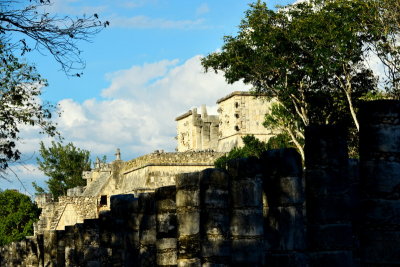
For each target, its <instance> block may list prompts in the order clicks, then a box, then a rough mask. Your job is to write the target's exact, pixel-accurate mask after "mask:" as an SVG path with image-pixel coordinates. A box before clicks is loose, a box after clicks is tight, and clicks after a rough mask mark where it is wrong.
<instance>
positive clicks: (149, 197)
mask: <svg viewBox="0 0 400 267" xmlns="http://www.w3.org/2000/svg"><path fill="white" fill-rule="evenodd" d="M139 211H140V213H141V215H142V217H141V221H140V228H139V243H140V252H139V262H140V266H143V267H146V266H155V265H156V209H155V198H154V193H146V194H140V195H139Z"/></svg>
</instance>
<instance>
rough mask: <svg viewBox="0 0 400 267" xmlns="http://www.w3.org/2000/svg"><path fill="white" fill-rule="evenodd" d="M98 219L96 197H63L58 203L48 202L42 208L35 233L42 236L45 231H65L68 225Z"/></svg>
mask: <svg viewBox="0 0 400 267" xmlns="http://www.w3.org/2000/svg"><path fill="white" fill-rule="evenodd" d="M97 217H98V200H97V198H96V197H82V196H61V197H60V198H59V199H58V202H48V203H47V204H46V205H44V206H43V207H42V213H41V215H40V218H39V221H38V222H37V223H36V224H35V233H37V234H41V233H43V232H44V230H64V227H65V226H67V225H74V224H76V223H82V222H83V220H84V219H92V218H97Z"/></svg>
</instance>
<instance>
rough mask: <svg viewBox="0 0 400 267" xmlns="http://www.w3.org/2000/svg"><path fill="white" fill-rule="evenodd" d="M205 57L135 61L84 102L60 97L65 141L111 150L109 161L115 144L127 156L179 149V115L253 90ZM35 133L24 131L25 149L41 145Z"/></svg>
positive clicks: (99, 151) (59, 120) (110, 76)
mask: <svg viewBox="0 0 400 267" xmlns="http://www.w3.org/2000/svg"><path fill="white" fill-rule="evenodd" d="M200 59H201V57H200V56H194V57H192V58H190V59H188V60H186V61H185V62H179V61H178V60H162V61H158V62H153V63H147V64H143V65H135V66H132V67H130V68H128V69H122V70H119V71H116V72H112V73H108V74H106V75H105V79H106V80H107V81H109V86H108V87H107V88H104V89H102V90H101V92H100V95H99V96H94V98H92V99H87V100H85V101H83V102H82V103H79V102H76V101H74V100H73V99H63V100H61V101H60V102H59V103H58V104H59V106H60V108H61V110H62V115H61V117H60V118H57V119H56V122H57V123H58V129H59V130H60V132H61V134H62V136H63V137H64V138H65V142H73V143H74V144H75V145H77V146H78V147H81V148H84V149H87V150H89V151H91V154H92V155H93V156H99V157H100V156H102V155H108V156H109V160H112V159H113V158H110V156H112V155H113V154H114V151H115V149H116V148H121V151H122V156H123V159H125V160H129V159H132V158H133V157H136V156H140V155H143V154H145V153H150V152H152V151H154V150H156V149H164V150H166V151H174V150H175V147H176V140H175V138H174V137H175V135H176V122H175V118H176V117H177V116H179V115H180V114H182V113H184V112H186V111H187V110H189V109H190V108H192V107H196V106H199V105H201V104H206V105H207V106H208V107H209V108H210V109H211V110H216V108H215V106H216V104H215V102H216V100H217V99H219V98H221V97H223V96H225V95H227V94H229V93H230V92H232V91H234V90H247V89H249V86H246V85H244V84H243V83H240V82H238V83H236V84H233V85H228V84H227V83H226V82H225V79H224V77H223V75H222V73H219V74H215V73H213V72H210V73H204V70H203V68H202V66H201V64H200ZM34 132H35V131H34V129H28V128H26V130H25V131H24V134H25V138H24V141H23V144H22V150H23V152H24V154H27V155H29V154H33V153H34V151H37V150H38V143H39V140H41V139H40V137H38V136H37V135H35V134H34ZM45 142H47V143H48V142H49V140H48V138H45ZM36 156H37V154H36Z"/></svg>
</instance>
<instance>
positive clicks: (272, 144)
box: [214, 134, 292, 169]
mask: <svg viewBox="0 0 400 267" xmlns="http://www.w3.org/2000/svg"><path fill="white" fill-rule="evenodd" d="M242 140H243V144H244V145H243V147H234V148H233V149H232V150H231V151H229V152H228V153H227V154H226V155H224V156H222V157H220V158H218V159H217V160H216V161H215V162H214V166H215V167H216V168H221V169H225V168H226V164H227V163H228V161H230V160H232V159H236V158H247V157H256V158H259V157H260V156H261V154H262V153H263V152H264V151H267V150H270V149H280V148H286V147H292V145H291V144H290V142H289V138H288V136H286V135H284V134H278V135H277V136H276V137H272V138H271V139H270V140H268V142H263V141H260V140H259V139H257V138H256V137H255V136H254V135H246V136H243V137H242Z"/></svg>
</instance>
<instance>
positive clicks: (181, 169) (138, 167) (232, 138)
mask: <svg viewBox="0 0 400 267" xmlns="http://www.w3.org/2000/svg"><path fill="white" fill-rule="evenodd" d="M217 104H218V115H208V114H207V110H206V107H205V106H202V108H201V112H200V113H198V112H197V109H192V110H190V111H188V112H186V113H185V114H183V115H181V116H179V117H177V118H176V122H177V134H178V135H177V141H178V144H177V151H176V152H164V151H163V150H156V151H154V152H153V153H150V154H147V155H144V156H141V157H138V158H136V159H132V160H130V161H126V162H124V161H122V160H121V154H120V151H119V149H118V150H117V153H116V154H115V155H116V159H115V161H113V162H111V163H102V162H100V161H99V160H97V161H96V163H95V167H94V169H93V170H91V171H88V172H84V173H83V179H85V180H86V181H87V184H86V186H84V187H76V188H72V189H69V190H68V192H67V196H62V197H60V198H59V200H58V201H57V202H55V201H53V200H52V199H51V196H49V195H42V196H39V197H38V198H37V199H36V202H37V203H38V205H39V206H40V207H41V208H42V214H41V217H40V220H39V222H38V223H37V224H36V226H35V232H37V233H41V232H43V230H63V229H64V228H65V226H67V225H74V224H76V223H82V222H83V220H84V219H93V218H98V216H99V213H100V212H101V211H103V210H109V208H110V197H111V196H112V195H117V194H134V195H137V194H140V193H146V192H153V191H154V190H155V189H156V188H159V187H162V186H169V185H175V176H176V175H177V174H180V173H190V172H197V171H202V170H204V169H207V168H211V167H213V166H214V161H215V160H216V159H217V158H219V157H221V156H222V155H224V153H226V152H228V151H230V150H231V149H232V148H234V147H237V146H241V145H242V139H241V137H242V136H245V135H248V134H253V135H255V136H256V137H257V138H259V139H260V140H263V141H266V140H268V139H269V138H270V137H271V136H272V135H273V133H272V132H271V131H270V130H268V129H266V128H264V127H263V125H262V123H263V121H264V116H265V114H266V113H267V112H268V109H269V106H270V103H268V102H265V100H263V99H262V98H256V97H254V95H252V94H251V93H249V92H240V91H236V92H233V93H231V94H229V95H227V96H225V97H223V98H221V99H219V100H218V101H217Z"/></svg>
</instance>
